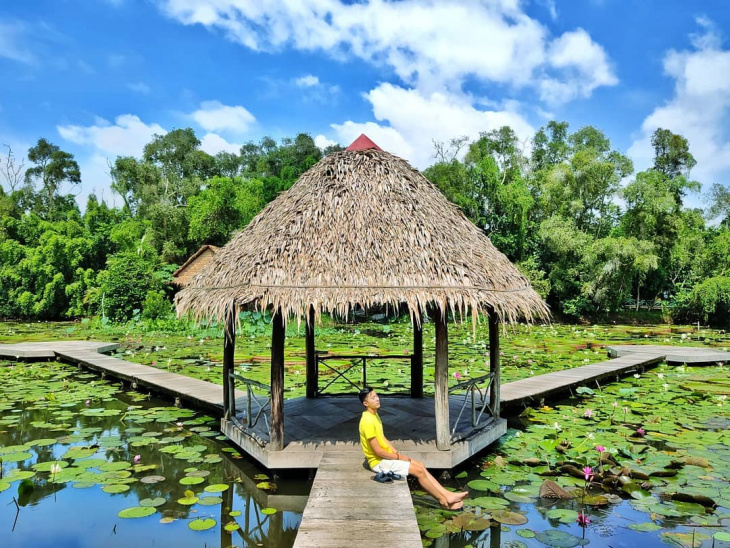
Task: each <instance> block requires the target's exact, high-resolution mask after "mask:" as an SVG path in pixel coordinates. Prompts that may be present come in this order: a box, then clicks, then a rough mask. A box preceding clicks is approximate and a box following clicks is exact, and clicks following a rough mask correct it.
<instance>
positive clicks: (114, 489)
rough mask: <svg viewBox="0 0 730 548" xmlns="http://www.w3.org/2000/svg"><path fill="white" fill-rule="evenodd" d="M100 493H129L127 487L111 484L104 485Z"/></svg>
mask: <svg viewBox="0 0 730 548" xmlns="http://www.w3.org/2000/svg"><path fill="white" fill-rule="evenodd" d="M101 490H102V491H104V492H105V493H112V494H114V493H124V492H126V491H129V485H123V484H118V483H117V484H112V485H105V486H104V487H102V488H101Z"/></svg>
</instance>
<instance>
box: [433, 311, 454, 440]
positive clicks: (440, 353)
mask: <svg viewBox="0 0 730 548" xmlns="http://www.w3.org/2000/svg"><path fill="white" fill-rule="evenodd" d="M434 323H435V324H436V367H435V370H434V373H433V376H434V391H435V395H434V412H435V415H436V448H437V449H438V450H439V451H446V450H448V449H449V448H451V433H450V428H449V332H448V328H447V327H446V311H445V310H444V311H442V310H439V309H438V308H436V309H435V311H434Z"/></svg>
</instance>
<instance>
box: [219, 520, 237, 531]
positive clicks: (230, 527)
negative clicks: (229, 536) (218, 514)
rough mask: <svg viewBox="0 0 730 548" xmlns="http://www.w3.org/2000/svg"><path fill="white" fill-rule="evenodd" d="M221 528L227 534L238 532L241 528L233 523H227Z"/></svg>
mask: <svg viewBox="0 0 730 548" xmlns="http://www.w3.org/2000/svg"><path fill="white" fill-rule="evenodd" d="M223 528H224V529H225V530H226V531H228V532H229V533H232V532H233V531H238V530H239V529H240V528H241V526H240V525H238V523H236V522H235V521H229V522H228V523H226V524H225V525H224V526H223Z"/></svg>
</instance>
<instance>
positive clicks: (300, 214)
mask: <svg viewBox="0 0 730 548" xmlns="http://www.w3.org/2000/svg"><path fill="white" fill-rule="evenodd" d="M234 300H235V302H236V306H237V308H239V309H240V308H243V307H246V306H254V307H256V308H258V309H262V310H263V309H266V308H269V307H272V306H273V308H274V309H276V308H278V307H281V309H282V311H283V312H284V315H285V317H288V316H292V315H293V316H296V317H298V318H301V317H306V312H307V310H308V309H309V307H310V305H313V306H314V309H315V313H316V316H317V317H318V316H319V314H320V313H321V312H322V311H336V312H337V313H338V314H341V315H344V316H347V314H348V313H349V312H350V311H351V309H352V308H353V307H354V306H355V305H360V306H362V307H364V308H368V307H370V306H371V305H377V304H389V305H392V306H394V307H398V306H400V305H402V304H405V305H407V306H408V308H409V310H410V311H411V314H412V315H413V313H414V311H421V312H423V311H425V308H426V304H427V303H434V304H435V305H436V306H437V307H439V308H440V309H441V310H448V309H451V310H452V312H461V313H462V314H464V313H467V311H470V312H471V314H472V318H473V319H474V321H476V314H477V311H480V312H486V311H487V310H488V309H489V308H493V309H494V310H495V311H496V313H497V314H498V315H499V316H500V318H501V319H502V320H503V321H514V320H517V319H519V318H520V317H525V318H526V319H527V320H528V321H531V320H533V319H536V318H547V317H548V316H549V312H548V309H547V306H546V305H545V303H544V302H543V300H542V299H541V298H540V296H539V295H538V294H537V293H536V292H535V291H534V290H533V289H532V288H531V287H530V284H529V282H528V281H527V279H526V278H525V277H524V276H522V274H520V273H519V271H518V270H517V268H515V267H514V265H512V263H510V261H509V260H508V259H507V258H506V257H505V256H504V255H503V254H502V253H500V252H499V251H498V250H497V249H496V248H495V247H494V246H493V245H492V243H491V241H490V240H489V238H487V237H486V236H485V235H484V233H483V232H482V231H481V230H480V229H479V228H477V227H476V226H475V225H474V224H473V223H472V222H471V221H469V220H468V219H467V218H466V217H465V216H464V215H463V213H461V211H460V210H459V209H458V208H457V207H456V206H454V205H453V204H451V203H450V202H449V201H448V200H447V199H446V197H445V196H444V195H443V194H441V192H440V191H439V190H438V189H437V188H436V186H435V185H433V184H432V183H431V182H430V181H428V180H427V179H426V178H425V177H424V176H423V175H421V173H420V172H418V171H417V170H416V169H414V168H412V167H411V166H410V165H409V164H408V163H407V162H406V161H405V160H403V159H401V158H398V157H397V156H394V155H392V154H389V153H388V152H384V151H379V150H376V149H372V148H371V149H367V150H346V151H342V152H336V153H332V154H330V155H328V156H326V157H325V158H323V159H322V160H321V161H320V162H318V163H317V164H316V165H315V166H313V167H312V168H311V169H309V170H308V171H307V172H306V173H304V174H303V175H302V176H301V177H300V178H299V180H298V181H297V182H296V183H295V184H294V186H292V187H291V188H290V189H289V190H288V191H286V192H284V193H282V194H281V195H279V196H278V197H277V198H276V199H275V200H274V201H273V202H271V203H269V204H268V205H267V206H266V207H265V208H264V210H263V211H261V212H260V213H259V214H258V215H257V216H256V217H255V218H254V219H253V220H252V221H251V223H250V224H249V225H248V226H247V227H246V228H244V229H243V230H242V231H240V232H239V233H237V234H236V235H235V236H234V237H233V239H232V240H231V241H230V242H229V243H228V244H227V245H225V246H224V247H222V248H221V249H220V250H219V251H218V252H217V253H216V255H215V257H214V258H213V260H212V261H210V263H208V265H207V266H206V267H205V269H204V270H203V271H202V272H201V273H200V274H198V275H197V276H196V278H195V279H194V280H193V282H192V283H191V284H190V285H189V286H188V287H186V288H185V289H183V290H182V291H180V293H178V295H177V296H176V305H177V311H178V314H180V315H182V314H185V313H191V314H192V316H193V317H194V318H196V319H197V320H204V319H209V318H215V319H218V320H222V319H223V318H224V315H225V310H226V307H227V306H228V305H229V304H230V303H231V302H233V301H234Z"/></svg>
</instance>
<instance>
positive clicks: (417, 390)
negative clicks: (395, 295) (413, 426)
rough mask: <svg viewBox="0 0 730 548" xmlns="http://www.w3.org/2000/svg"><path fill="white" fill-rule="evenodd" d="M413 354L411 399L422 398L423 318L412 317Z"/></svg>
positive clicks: (418, 316) (419, 316)
mask: <svg viewBox="0 0 730 548" xmlns="http://www.w3.org/2000/svg"><path fill="white" fill-rule="evenodd" d="M413 320H414V321H413V354H412V355H411V398H422V397H423V317H422V316H421V315H420V314H418V315H416V314H414V317H413Z"/></svg>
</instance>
